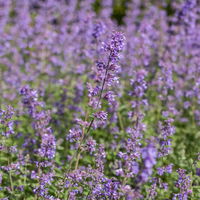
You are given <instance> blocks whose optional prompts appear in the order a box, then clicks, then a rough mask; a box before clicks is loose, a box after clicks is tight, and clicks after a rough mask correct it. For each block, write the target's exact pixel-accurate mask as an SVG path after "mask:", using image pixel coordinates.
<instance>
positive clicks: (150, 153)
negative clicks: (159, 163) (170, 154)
mask: <svg viewBox="0 0 200 200" xmlns="http://www.w3.org/2000/svg"><path fill="white" fill-rule="evenodd" d="M156 157H157V150H156V148H155V147H154V146H153V145H152V144H149V145H148V146H147V147H144V148H143V149H142V158H143V162H144V169H143V170H142V173H141V178H142V181H144V182H146V181H147V180H148V178H149V176H150V175H151V174H152V172H153V171H152V169H153V166H154V165H155V164H156Z"/></svg>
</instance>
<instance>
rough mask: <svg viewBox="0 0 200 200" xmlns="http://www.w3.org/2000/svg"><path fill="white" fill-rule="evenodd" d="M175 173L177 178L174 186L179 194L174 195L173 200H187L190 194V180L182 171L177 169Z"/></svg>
mask: <svg viewBox="0 0 200 200" xmlns="http://www.w3.org/2000/svg"><path fill="white" fill-rule="evenodd" d="M177 172H178V174H179V178H178V181H177V182H176V184H175V185H176V187H177V188H178V189H179V191H180V192H179V193H178V194H174V197H173V200H176V199H177V198H178V199H179V200H187V199H188V195H190V194H191V193H192V191H191V189H190V187H191V178H190V176H187V175H186V170H184V169H178V170H177Z"/></svg>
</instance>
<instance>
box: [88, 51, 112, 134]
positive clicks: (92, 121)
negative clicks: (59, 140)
mask: <svg viewBox="0 0 200 200" xmlns="http://www.w3.org/2000/svg"><path fill="white" fill-rule="evenodd" d="M111 53H112V52H110V55H109V57H108V63H107V65H106V71H105V74H104V79H103V84H102V87H101V91H100V95H99V99H98V103H97V109H98V107H99V104H100V101H101V99H102V94H103V90H104V86H105V83H106V79H107V75H108V71H109V65H110V60H111V59H110V57H111ZM93 123H94V118H93V119H92V120H91V122H90V125H89V127H88V129H87V132H86V134H88V133H89V132H90V129H91V127H92V124H93Z"/></svg>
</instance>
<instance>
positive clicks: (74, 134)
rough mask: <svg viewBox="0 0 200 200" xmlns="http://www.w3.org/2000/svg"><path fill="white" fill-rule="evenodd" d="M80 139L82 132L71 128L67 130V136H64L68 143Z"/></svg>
mask: <svg viewBox="0 0 200 200" xmlns="http://www.w3.org/2000/svg"><path fill="white" fill-rule="evenodd" d="M81 137H82V130H81V129H79V128H73V129H70V130H69V134H67V136H66V140H68V141H70V142H75V141H78V140H79V139H80V138H81Z"/></svg>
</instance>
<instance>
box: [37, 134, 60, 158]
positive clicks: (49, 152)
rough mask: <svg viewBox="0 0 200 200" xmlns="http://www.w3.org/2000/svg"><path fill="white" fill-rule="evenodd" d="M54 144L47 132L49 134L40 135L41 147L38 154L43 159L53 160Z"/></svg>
mask: <svg viewBox="0 0 200 200" xmlns="http://www.w3.org/2000/svg"><path fill="white" fill-rule="evenodd" d="M55 151H56V142H55V137H54V135H52V134H51V132H49V134H43V135H42V143H41V147H40V149H39V150H38V153H39V155H40V156H41V157H43V158H48V159H53V158H54V157H55Z"/></svg>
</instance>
